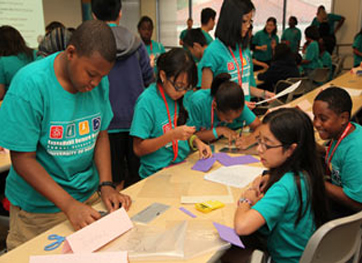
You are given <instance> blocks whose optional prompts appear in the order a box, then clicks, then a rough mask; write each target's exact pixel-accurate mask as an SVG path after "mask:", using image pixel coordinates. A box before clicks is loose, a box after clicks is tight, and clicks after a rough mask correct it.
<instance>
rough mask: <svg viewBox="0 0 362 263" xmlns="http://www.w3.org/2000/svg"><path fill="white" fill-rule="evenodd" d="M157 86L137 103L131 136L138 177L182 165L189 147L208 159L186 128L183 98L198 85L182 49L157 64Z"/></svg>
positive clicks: (191, 129)
mask: <svg viewBox="0 0 362 263" xmlns="http://www.w3.org/2000/svg"><path fill="white" fill-rule="evenodd" d="M157 72H158V75H157V83H154V84H152V85H151V86H150V87H149V88H147V89H146V90H145V91H144V92H143V93H142V94H141V96H140V97H139V98H138V100H137V104H136V108H135V114H134V117H133V121H132V126H131V131H130V134H131V135H132V136H133V137H134V139H133V149H134V152H135V153H136V155H138V156H140V161H141V167H140V171H139V174H140V176H141V177H142V178H146V177H148V176H150V175H151V174H153V173H155V172H157V171H159V170H160V169H162V168H165V167H166V166H169V165H170V164H174V163H179V162H181V161H183V160H184V159H185V158H186V157H187V155H188V154H189V152H190V147H189V143H190V146H191V148H194V149H198V150H199V152H200V157H202V158H207V157H210V156H211V149H210V147H209V146H207V145H205V144H204V143H203V142H202V141H201V140H200V139H198V138H197V136H193V134H194V133H195V127H189V126H186V125H185V123H186V119H187V111H186V110H185V109H184V107H183V104H182V98H183V96H184V95H185V93H186V91H187V90H190V89H191V88H192V87H194V86H195V85H196V83H197V70H196V65H195V62H194V61H193V59H192V57H191V56H190V55H189V54H188V53H187V51H185V50H184V49H183V48H174V49H171V50H170V51H168V52H167V53H164V54H162V55H161V56H160V58H159V59H158V61H157Z"/></svg>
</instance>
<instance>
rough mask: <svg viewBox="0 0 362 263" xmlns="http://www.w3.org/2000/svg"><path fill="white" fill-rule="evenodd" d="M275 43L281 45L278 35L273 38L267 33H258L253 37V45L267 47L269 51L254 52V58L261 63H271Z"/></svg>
mask: <svg viewBox="0 0 362 263" xmlns="http://www.w3.org/2000/svg"><path fill="white" fill-rule="evenodd" d="M273 40H274V41H275V42H276V44H278V43H279V37H278V36H277V35H272V36H271V37H270V36H269V34H268V33H267V32H265V31H264V29H263V30H260V31H258V32H257V33H256V34H255V36H254V37H253V44H254V45H256V46H264V45H267V47H268V48H267V50H265V51H264V50H256V49H255V50H254V58H255V59H256V60H259V61H263V62H264V61H270V60H272V58H273V49H272V47H271V43H272V41H273Z"/></svg>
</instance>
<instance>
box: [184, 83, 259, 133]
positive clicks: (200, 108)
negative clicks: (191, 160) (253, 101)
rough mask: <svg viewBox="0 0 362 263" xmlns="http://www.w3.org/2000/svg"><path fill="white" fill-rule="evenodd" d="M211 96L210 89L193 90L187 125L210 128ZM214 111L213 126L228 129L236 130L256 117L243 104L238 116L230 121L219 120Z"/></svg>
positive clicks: (204, 128)
mask: <svg viewBox="0 0 362 263" xmlns="http://www.w3.org/2000/svg"><path fill="white" fill-rule="evenodd" d="M213 99H214V98H213V97H212V96H211V89H207V90H205V89H203V90H198V91H196V92H194V94H193V95H192V97H191V99H190V104H189V120H188V121H187V125H189V126H195V127H196V130H197V131H200V130H209V129H211V126H212V125H211V109H212V106H211V104H212V101H213ZM213 111H214V123H213V126H214V127H218V126H226V127H228V128H230V129H233V130H236V129H239V128H241V127H243V125H244V123H245V125H250V124H251V123H252V122H253V121H254V120H255V118H256V116H255V114H254V113H253V112H252V111H251V110H250V109H249V108H248V107H247V106H246V105H244V109H243V111H242V113H241V114H240V116H239V117H238V118H236V119H235V120H234V121H233V122H232V123H225V122H221V121H220V120H219V119H218V117H217V114H216V112H215V110H213Z"/></svg>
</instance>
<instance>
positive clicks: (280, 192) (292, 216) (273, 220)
mask: <svg viewBox="0 0 362 263" xmlns="http://www.w3.org/2000/svg"><path fill="white" fill-rule="evenodd" d="M299 176H300V184H301V190H302V200H303V211H305V209H307V210H306V213H305V215H304V216H303V217H302V218H301V220H300V221H299V223H298V225H297V226H296V227H295V225H294V224H295V220H296V219H297V217H298V208H299V195H298V190H297V186H296V183H295V179H294V174H293V173H291V172H288V173H286V174H284V176H283V177H282V178H281V179H280V180H279V181H278V182H276V183H275V184H274V185H273V186H272V187H270V189H269V190H268V191H267V192H266V193H265V195H264V197H263V198H262V199H261V200H259V202H257V203H256V204H255V205H254V206H253V207H252V209H254V210H256V211H258V212H259V213H260V214H261V215H262V217H263V218H264V219H265V222H266V224H265V225H264V226H263V227H261V228H260V229H259V230H258V231H259V232H260V233H262V234H264V235H266V236H267V247H268V252H269V253H270V255H271V257H272V259H273V261H274V262H278V263H298V262H299V258H300V257H301V256H302V254H303V251H304V248H305V246H306V245H307V243H308V240H309V238H310V237H311V236H312V235H313V233H314V231H315V230H316V227H315V223H314V219H313V213H312V211H311V206H310V205H309V206H308V207H307V208H306V204H307V193H308V186H307V183H306V180H305V178H304V176H303V175H302V174H301V173H300V174H299Z"/></svg>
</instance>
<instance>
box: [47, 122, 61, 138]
mask: <svg viewBox="0 0 362 263" xmlns="http://www.w3.org/2000/svg"><path fill="white" fill-rule="evenodd" d="M50 139H58V140H60V139H63V126H58V125H52V126H50Z"/></svg>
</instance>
